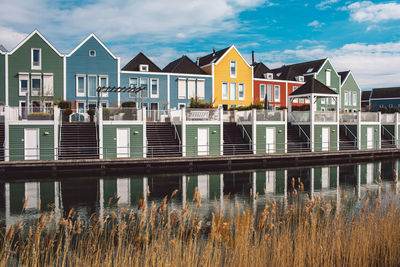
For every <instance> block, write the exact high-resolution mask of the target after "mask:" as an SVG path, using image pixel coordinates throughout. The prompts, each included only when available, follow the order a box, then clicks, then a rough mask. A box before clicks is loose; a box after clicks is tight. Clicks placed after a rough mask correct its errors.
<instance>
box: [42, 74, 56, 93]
mask: <svg viewBox="0 0 400 267" xmlns="http://www.w3.org/2000/svg"><path fill="white" fill-rule="evenodd" d="M43 95H44V96H54V76H53V74H44V75H43Z"/></svg>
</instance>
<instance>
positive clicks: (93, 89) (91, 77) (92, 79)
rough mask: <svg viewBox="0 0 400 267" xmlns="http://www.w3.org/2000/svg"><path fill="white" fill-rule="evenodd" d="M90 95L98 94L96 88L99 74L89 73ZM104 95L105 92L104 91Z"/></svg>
mask: <svg viewBox="0 0 400 267" xmlns="http://www.w3.org/2000/svg"><path fill="white" fill-rule="evenodd" d="M87 86H88V95H89V96H96V93H97V92H96V88H97V76H96V75H88V84H87ZM103 95H104V93H103Z"/></svg>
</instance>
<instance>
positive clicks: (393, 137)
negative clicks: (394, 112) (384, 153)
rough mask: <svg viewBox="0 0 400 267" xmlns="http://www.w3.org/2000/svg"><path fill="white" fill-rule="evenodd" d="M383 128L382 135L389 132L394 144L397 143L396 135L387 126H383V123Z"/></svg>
mask: <svg viewBox="0 0 400 267" xmlns="http://www.w3.org/2000/svg"><path fill="white" fill-rule="evenodd" d="M382 129H383V131H382V135H385V133H387V134H388V135H389V136H390V142H391V143H392V144H394V143H395V142H394V141H395V140H396V137H395V136H394V135H393V134H392V133H391V132H390V131H389V130H388V129H386V127H385V126H383V125H382Z"/></svg>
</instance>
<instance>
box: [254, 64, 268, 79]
mask: <svg viewBox="0 0 400 267" xmlns="http://www.w3.org/2000/svg"><path fill="white" fill-rule="evenodd" d="M268 72H269V73H272V71H271V70H270V69H269V68H268V67H267V66H265V65H264V63H262V62H259V63H256V64H255V65H254V78H265V77H264V74H265V73H268Z"/></svg>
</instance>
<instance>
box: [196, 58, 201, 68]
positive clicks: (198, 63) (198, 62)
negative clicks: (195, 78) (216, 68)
mask: <svg viewBox="0 0 400 267" xmlns="http://www.w3.org/2000/svg"><path fill="white" fill-rule="evenodd" d="M196 65H197V66H200V58H199V57H197V60H196Z"/></svg>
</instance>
